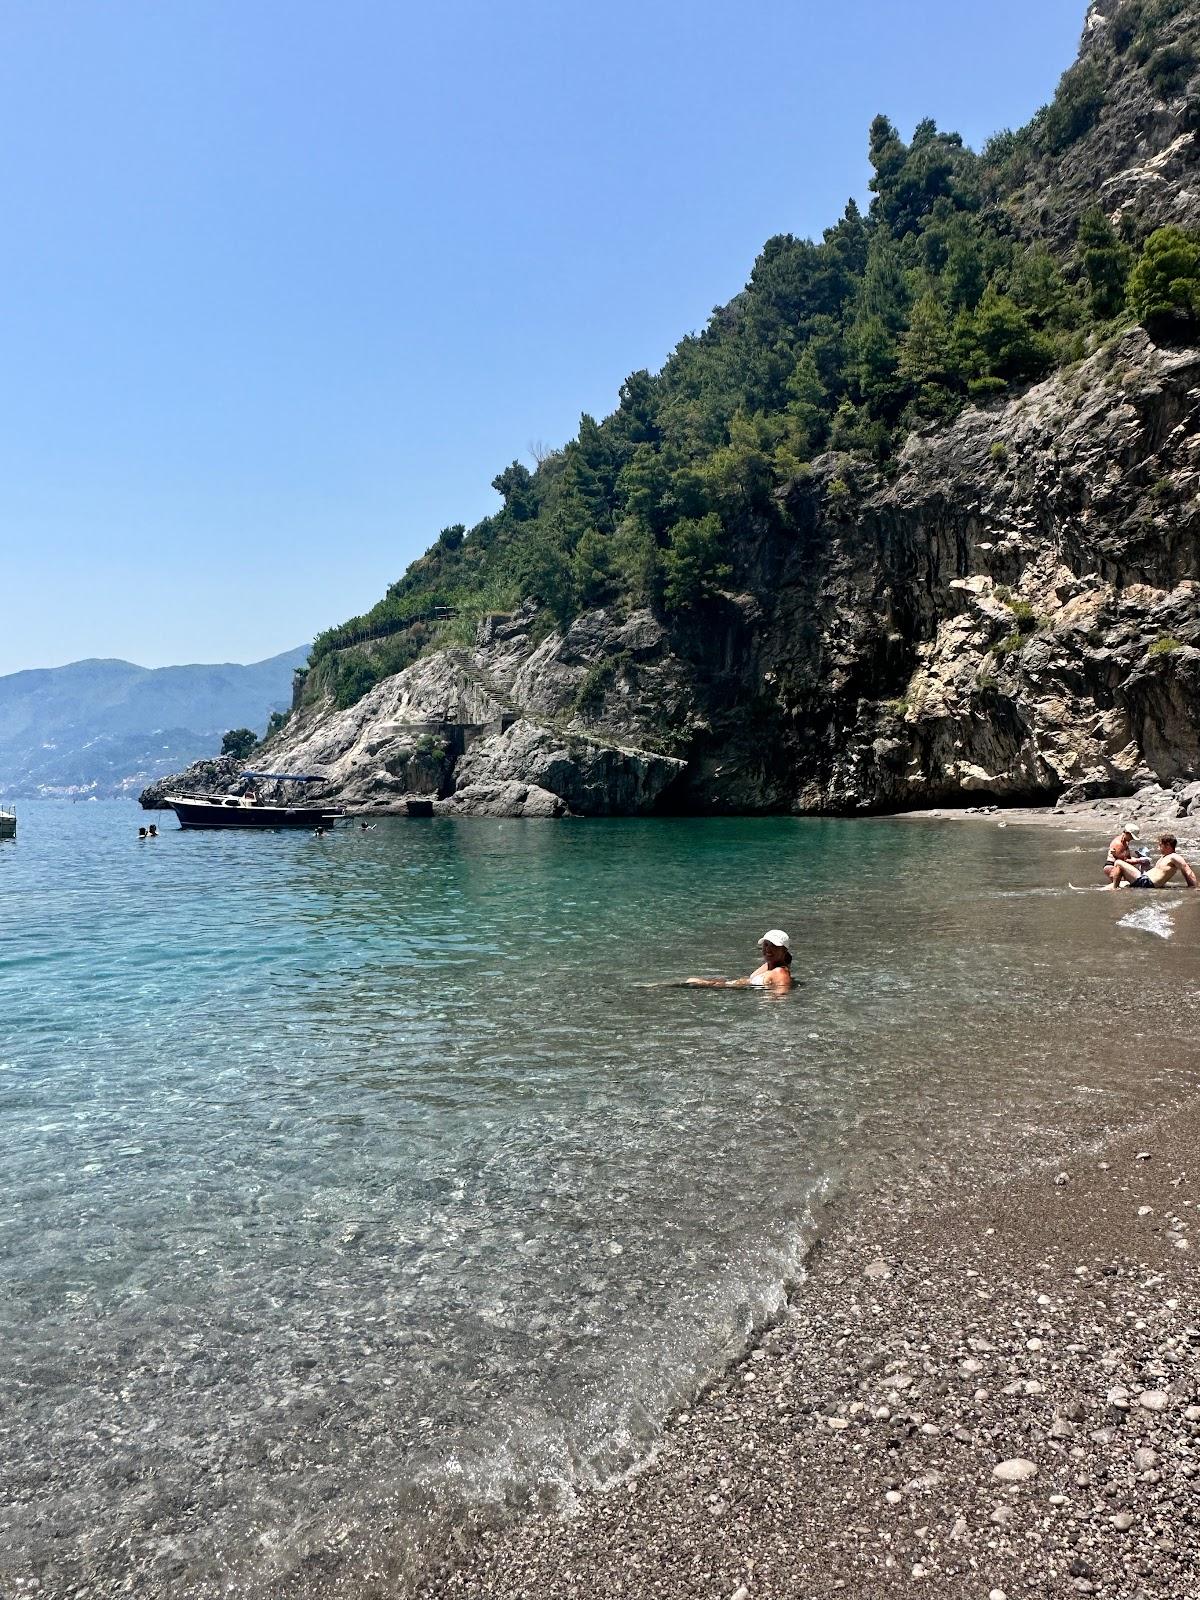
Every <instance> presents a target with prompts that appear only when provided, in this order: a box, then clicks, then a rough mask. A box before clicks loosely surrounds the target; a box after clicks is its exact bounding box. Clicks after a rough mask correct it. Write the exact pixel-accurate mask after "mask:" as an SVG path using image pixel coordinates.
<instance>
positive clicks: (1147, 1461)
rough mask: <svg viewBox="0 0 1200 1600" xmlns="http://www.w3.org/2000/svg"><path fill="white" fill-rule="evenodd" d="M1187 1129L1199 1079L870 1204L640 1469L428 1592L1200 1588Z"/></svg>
mask: <svg viewBox="0 0 1200 1600" xmlns="http://www.w3.org/2000/svg"><path fill="white" fill-rule="evenodd" d="M1198 1135H1200V1099H1194V1100H1190V1101H1187V1102H1185V1103H1184V1104H1182V1105H1181V1106H1179V1107H1178V1108H1176V1109H1175V1110H1173V1111H1170V1112H1167V1113H1165V1114H1163V1115H1162V1116H1161V1117H1159V1118H1158V1119H1156V1120H1155V1121H1154V1122H1153V1123H1152V1124H1150V1125H1148V1126H1146V1127H1143V1128H1141V1129H1138V1130H1136V1131H1132V1132H1131V1131H1129V1130H1125V1131H1122V1132H1120V1133H1118V1134H1116V1135H1114V1136H1113V1137H1111V1138H1110V1139H1109V1140H1108V1142H1107V1143H1105V1144H1103V1145H1101V1146H1099V1147H1092V1148H1084V1149H1082V1150H1075V1151H1073V1152H1070V1153H1066V1152H1064V1151H1063V1150H1062V1149H1059V1150H1058V1151H1057V1153H1056V1154H1055V1156H1054V1158H1053V1160H1051V1161H1050V1162H1049V1164H1048V1165H1046V1166H1045V1167H1041V1168H1039V1169H1038V1170H1037V1171H1036V1172H1032V1173H1025V1174H1023V1175H1020V1176H1016V1177H1011V1178H1008V1179H1005V1180H1002V1181H999V1182H996V1183H994V1184H990V1185H988V1186H987V1187H985V1188H984V1189H982V1190H980V1191H978V1192H977V1193H972V1192H971V1191H970V1187H969V1180H968V1179H967V1178H966V1177H964V1178H963V1179H962V1180H961V1181H960V1183H959V1184H958V1185H951V1186H950V1192H948V1193H946V1194H943V1195H942V1196H941V1198H940V1199H939V1200H938V1201H936V1202H935V1203H933V1204H929V1202H928V1201H926V1202H924V1203H922V1202H920V1201H918V1202H916V1203H915V1204H913V1205H911V1206H910V1205H908V1204H905V1205H903V1206H900V1207H897V1208H895V1209H892V1208H891V1207H890V1206H889V1203H888V1201H887V1200H886V1199H883V1200H876V1201H874V1202H867V1203H866V1204H865V1205H863V1206H855V1207H854V1208H853V1210H852V1211H851V1212H850V1213H848V1214H847V1215H845V1216H843V1217H841V1218H840V1219H838V1220H837V1221H836V1222H835V1224H834V1226H833V1228H832V1230H831V1232H830V1235H829V1237H828V1238H827V1239H826V1240H824V1241H823V1242H819V1243H818V1244H817V1246H816V1248H815V1250H814V1252H813V1254H812V1258H811V1264H810V1270H809V1272H808V1274H807V1275H806V1279H805V1281H804V1284H803V1287H802V1290H801V1292H800V1293H799V1294H797V1295H795V1296H793V1299H792V1302H791V1304H790V1306H789V1310H788V1312H787V1314H786V1315H785V1316H784V1318H783V1319H782V1320H781V1321H780V1322H778V1323H777V1324H776V1325H775V1326H774V1327H772V1328H771V1329H768V1330H767V1331H766V1332H765V1333H764V1335H763V1336H762V1337H761V1338H760V1339H759V1340H758V1341H757V1342H756V1343H755V1344H754V1345H753V1347H752V1348H751V1349H749V1350H748V1351H747V1353H746V1355H745V1357H744V1358H743V1359H742V1360H740V1361H738V1362H736V1363H735V1364H734V1365H733V1366H731V1367H730V1368H729V1369H728V1370H727V1371H726V1372H725V1374H724V1375H723V1376H722V1377H721V1378H719V1379H717V1380H716V1381H714V1382H713V1383H711V1384H710V1385H709V1386H708V1388H707V1389H706V1390H705V1391H704V1393H703V1394H702V1395H701V1396H700V1397H699V1398H698V1399H697V1400H696V1401H695V1402H694V1404H693V1406H692V1408H691V1410H690V1411H686V1412H682V1413H679V1414H678V1415H677V1416H676V1417H675V1418H674V1419H673V1420H672V1422H671V1424H670V1426H669V1427H668V1428H667V1430H666V1431H665V1433H664V1435H663V1437H662V1439H661V1440H660V1442H659V1445H658V1448H657V1449H656V1451H655V1453H654V1456H653V1457H652V1458H651V1459H649V1460H648V1461H647V1462H646V1463H645V1464H644V1465H643V1466H642V1467H641V1469H640V1470H638V1471H637V1472H636V1473H634V1474H632V1475H631V1476H630V1477H629V1478H628V1480H627V1481H626V1482H625V1483H624V1484H623V1485H621V1486H620V1487H619V1488H616V1489H612V1490H609V1491H607V1492H604V1493H593V1494H584V1495H581V1496H579V1498H578V1501H577V1505H576V1508H575V1515H574V1516H573V1517H572V1518H571V1519H570V1520H569V1521H564V1520H561V1519H560V1518H558V1517H557V1516H554V1515H546V1514H541V1515H538V1516H534V1517H530V1518H529V1519H527V1520H525V1521H521V1522H517V1523H515V1524H512V1525H509V1526H507V1527H504V1528H502V1529H500V1530H497V1531H493V1532H489V1533H486V1534H484V1535H483V1536H482V1537H481V1539H480V1540H479V1542H478V1543H477V1544H476V1545H475V1546H474V1548H472V1549H471V1550H469V1551H468V1552H467V1554H466V1556H465V1559H464V1561H463V1564H462V1565H461V1566H460V1567H459V1568H458V1569H457V1570H454V1571H450V1572H447V1573H444V1574H443V1575H442V1576H441V1578H440V1579H438V1580H435V1581H433V1582H432V1583H431V1584H430V1585H427V1586H426V1587H425V1590H424V1592H426V1593H429V1594H437V1595H455V1596H468V1595H469V1596H500V1595H503V1596H506V1597H509V1596H511V1597H514V1600H515V1597H518V1596H524V1595H534V1594H536V1595H537V1596H539V1597H540V1600H554V1597H556V1596H562V1597H566V1596H579V1597H582V1596H589V1597H595V1600H601V1597H607V1596H613V1597H614V1600H615V1597H616V1596H618V1595H620V1596H621V1597H622V1600H636V1597H638V1596H642V1595H646V1596H649V1595H656V1596H671V1597H674V1596H691V1595H697V1596H699V1595H705V1596H714V1597H717V1600H720V1597H725V1600H729V1597H732V1596H734V1595H737V1596H738V1600H756V1597H758V1596H763V1597H766V1596H770V1597H772V1600H778V1597H792V1596H795V1597H796V1600H799V1597H801V1596H803V1597H805V1600H808V1597H812V1596H816V1595H821V1596H824V1595H831V1594H846V1595H849V1596H854V1597H855V1600H858V1597H864V1600H865V1597H870V1596H873V1595H876V1594H884V1593H891V1592H893V1590H894V1588H895V1587H896V1586H898V1585H902V1584H903V1585H907V1584H909V1583H911V1582H912V1581H914V1580H916V1581H921V1580H929V1581H930V1582H931V1585H932V1588H933V1589H935V1590H936V1592H937V1593H938V1594H939V1595H945V1596H948V1597H957V1596H962V1597H964V1600H966V1597H968V1596H970V1597H976V1596H986V1595H988V1594H989V1592H990V1591H992V1590H996V1589H998V1590H1000V1591H1002V1592H1003V1593H1004V1594H1005V1595H1007V1596H1009V1597H1010V1600H1013V1597H1015V1596H1017V1595H1030V1594H1044V1593H1048V1592H1054V1593H1067V1594H1074V1593H1082V1594H1091V1593H1094V1594H1098V1595H1104V1596H1111V1597H1114V1600H1116V1597H1127V1596H1128V1597H1133V1596H1137V1595H1144V1596H1146V1597H1147V1600H1151V1597H1159V1596H1161V1597H1162V1600H1180V1597H1181V1596H1183V1595H1185V1594H1190V1593H1198V1592H1200V1552H1198V1550H1197V1541H1196V1539H1195V1536H1194V1529H1193V1526H1192V1524H1193V1519H1194V1518H1195V1516H1196V1512H1195V1510H1194V1509H1193V1502H1194V1501H1195V1498H1196V1494H1195V1481H1194V1479H1195V1476H1196V1474H1197V1473H1198V1472H1200V1409H1196V1408H1197V1407H1198V1406H1200V1329H1197V1327H1196V1326H1195V1323H1196V1322H1197V1321H1200V1318H1197V1315H1196V1305H1197V1300H1198V1298H1200V1297H1198V1295H1197V1290H1198V1289H1200V1284H1198V1282H1197V1279H1198V1277H1200V1273H1198V1271H1197V1262H1196V1258H1195V1253H1194V1252H1195V1249H1196V1248H1200V1247H1198V1246H1195V1245H1194V1244H1193V1242H1192V1240H1191V1237H1190V1235H1191V1232H1192V1230H1193V1228H1194V1226H1195V1223H1196V1219H1197V1188H1196V1184H1195V1182H1194V1180H1193V1179H1192V1177H1191V1176H1190V1173H1189V1164H1190V1163H1194V1152H1195V1149H1196V1144H1197V1136H1198ZM1143 1156H1146V1157H1148V1159H1142V1157H1143ZM1145 1208H1148V1209H1145ZM1142 1396H1145V1397H1146V1400H1145V1403H1143V1402H1142V1400H1141V1398H1140V1397H1142ZM1160 1396H1165V1400H1160V1398H1159V1397H1160ZM1160 1407H1161V1409H1159V1408H1160ZM1189 1407H1190V1408H1193V1412H1194V1414H1192V1415H1189V1409H1188V1408H1189ZM885 1413H886V1414H885ZM1147 1452H1148V1453H1147ZM1014 1460H1017V1461H1023V1462H1032V1463H1033V1466H1034V1467H1035V1468H1036V1474H1034V1475H1031V1476H1030V1477H1028V1478H1022V1477H1020V1476H1019V1474H1021V1473H1024V1472H1027V1471H1028V1468H1026V1467H1021V1468H1011V1469H1009V1470H1010V1471H1011V1472H1012V1473H1013V1474H1016V1475H1017V1476H1015V1477H1014V1478H1013V1479H1012V1480H1011V1481H1008V1480H1005V1479H1002V1478H1000V1477H997V1476H996V1475H995V1468H996V1467H997V1466H998V1465H1000V1464H1001V1463H1002V1462H1006V1461H1014Z"/></svg>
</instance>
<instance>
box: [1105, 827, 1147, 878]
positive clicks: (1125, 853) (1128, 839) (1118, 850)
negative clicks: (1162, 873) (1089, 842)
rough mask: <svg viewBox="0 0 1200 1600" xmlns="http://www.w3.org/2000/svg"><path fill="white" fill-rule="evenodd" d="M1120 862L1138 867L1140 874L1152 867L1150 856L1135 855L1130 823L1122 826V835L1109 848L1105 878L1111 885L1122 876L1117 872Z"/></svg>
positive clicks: (1119, 834) (1118, 835)
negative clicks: (1126, 862)
mask: <svg viewBox="0 0 1200 1600" xmlns="http://www.w3.org/2000/svg"><path fill="white" fill-rule="evenodd" d="M1118 861H1128V862H1129V864H1130V866H1134V867H1136V868H1137V869H1138V871H1139V872H1145V870H1146V868H1147V867H1148V866H1149V865H1150V857H1149V856H1143V855H1136V856H1135V855H1134V853H1133V829H1132V828H1131V827H1130V826H1129V824H1128V823H1124V824H1122V827H1121V831H1120V833H1118V834H1117V837H1116V838H1115V839H1114V840H1113V842H1112V843H1111V844H1110V845H1109V847H1108V860H1107V861H1106V862H1105V863H1104V876H1105V877H1106V878H1107V879H1108V881H1109V883H1112V884H1115V883H1116V881H1117V879H1118V878H1119V877H1120V876H1121V874H1120V873H1119V872H1118V871H1117V862H1118Z"/></svg>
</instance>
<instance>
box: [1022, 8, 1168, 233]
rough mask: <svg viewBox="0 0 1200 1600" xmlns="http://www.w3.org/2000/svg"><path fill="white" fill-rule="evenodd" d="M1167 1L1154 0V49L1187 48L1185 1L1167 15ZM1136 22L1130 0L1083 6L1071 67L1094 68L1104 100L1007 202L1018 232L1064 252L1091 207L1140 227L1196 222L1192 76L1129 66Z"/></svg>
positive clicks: (1034, 168) (1134, 46)
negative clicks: (1088, 124)
mask: <svg viewBox="0 0 1200 1600" xmlns="http://www.w3.org/2000/svg"><path fill="white" fill-rule="evenodd" d="M1141 9H1142V10H1143V11H1144V10H1145V9H1147V8H1145V7H1143V8H1141ZM1168 9H1169V8H1166V7H1159V8H1157V10H1158V12H1159V13H1160V15H1159V17H1158V20H1157V22H1156V25H1155V49H1156V51H1157V52H1159V53H1160V54H1161V53H1168V52H1170V51H1172V50H1174V49H1176V48H1179V47H1181V46H1185V45H1186V42H1187V41H1188V40H1189V38H1190V36H1191V35H1192V34H1194V31H1195V20H1196V18H1195V11H1194V8H1193V7H1192V6H1190V5H1185V6H1181V7H1180V8H1179V9H1178V10H1177V12H1176V14H1175V15H1174V16H1171V15H1167V14H1165V13H1166V12H1167V11H1168ZM1138 21H1139V8H1138V7H1137V6H1136V5H1135V4H1131V3H1130V0H1095V3H1094V4H1092V5H1091V6H1090V7H1089V8H1088V12H1087V18H1086V21H1085V23H1084V29H1083V39H1082V42H1081V45H1080V52H1079V63H1078V65H1077V67H1076V68H1075V70H1076V72H1079V71H1080V70H1082V71H1084V72H1087V73H1089V74H1091V75H1093V77H1094V80H1095V81H1096V82H1097V83H1098V84H1099V85H1100V86H1101V88H1102V91H1103V105H1102V107H1101V110H1100V113H1099V116H1098V117H1097V119H1096V122H1095V125H1094V126H1093V127H1092V128H1090V129H1089V130H1088V131H1087V132H1086V133H1085V134H1084V135H1083V137H1082V138H1080V139H1078V140H1077V141H1075V142H1074V143H1073V144H1071V145H1070V146H1069V148H1067V149H1066V150H1063V151H1061V152H1059V153H1057V154H1047V155H1045V156H1043V157H1042V158H1041V160H1040V161H1038V162H1035V163H1034V164H1033V165H1032V166H1031V168H1030V170H1029V172H1028V173H1027V174H1026V177H1025V181H1024V182H1023V184H1022V185H1021V186H1020V188H1019V189H1018V190H1017V191H1016V192H1015V193H1014V194H1012V195H1010V196H1009V197H1008V198H1007V199H1006V201H1005V209H1006V210H1007V211H1008V212H1009V213H1010V214H1011V216H1012V219H1013V222H1014V225H1015V226H1016V228H1017V229H1018V231H1019V232H1021V233H1023V234H1025V235H1026V236H1028V237H1030V238H1034V239H1038V240H1040V241H1042V242H1047V243H1050V244H1051V245H1052V246H1053V245H1057V246H1058V247H1059V248H1060V249H1061V250H1063V251H1066V250H1068V249H1069V248H1070V247H1071V246H1072V245H1073V244H1074V240H1075V229H1076V225H1077V222H1078V219H1079V216H1080V214H1081V213H1082V212H1083V211H1085V210H1087V209H1088V208H1089V207H1090V206H1095V205H1099V206H1100V207H1101V209H1102V210H1103V211H1105V212H1107V213H1108V214H1109V215H1110V216H1112V217H1113V219H1114V220H1116V219H1117V218H1118V217H1119V216H1120V215H1122V214H1123V213H1127V214H1128V215H1129V216H1130V217H1131V218H1132V219H1133V220H1134V221H1135V222H1136V223H1137V224H1138V231H1139V233H1142V234H1144V233H1147V232H1149V231H1150V230H1151V229H1152V228H1159V227H1162V226H1163V225H1164V224H1166V223H1174V224H1176V225H1177V226H1178V227H1181V228H1194V227H1196V226H1197V224H1198V223H1200V186H1198V185H1197V183H1196V141H1195V135H1196V132H1197V129H1198V128H1200V81H1198V80H1197V79H1195V78H1192V79H1190V80H1188V79H1184V80H1183V81H1174V80H1172V79H1170V78H1166V77H1164V76H1163V75H1162V74H1156V75H1153V76H1151V75H1149V74H1147V73H1145V72H1142V71H1136V70H1132V68H1133V66H1134V60H1133V57H1135V56H1136V54H1137V42H1136V38H1135V34H1136V30H1137V27H1138ZM1187 53H1188V54H1190V53H1191V52H1190V51H1188V52H1187Z"/></svg>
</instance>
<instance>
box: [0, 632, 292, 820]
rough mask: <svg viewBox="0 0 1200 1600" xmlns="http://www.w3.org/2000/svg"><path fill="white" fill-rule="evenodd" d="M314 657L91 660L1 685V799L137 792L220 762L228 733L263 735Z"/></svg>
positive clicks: (19, 675) (1, 680)
mask: <svg viewBox="0 0 1200 1600" xmlns="http://www.w3.org/2000/svg"><path fill="white" fill-rule="evenodd" d="M307 656H308V646H307V645H302V646H300V647H299V648H298V649H295V650H288V651H285V652H284V654H283V655H278V656H272V657H271V658H270V660H268V661H256V662H253V663H251V665H249V666H238V665H237V664H235V663H232V662H229V663H220V664H217V665H211V666H209V665H193V666H184V667H154V668H151V667H138V666H135V665H134V664H133V663H132V662H131V661H99V660H91V661H73V662H71V663H70V664H69V665H68V666H65V667H46V668H37V669H35V670H33V671H29V672H13V673H10V674H8V676H6V677H0V795H6V796H9V797H12V796H19V795H34V794H80V793H86V794H98V795H113V794H124V793H130V792H132V793H135V794H136V793H137V791H138V790H139V789H141V788H142V787H144V785H145V784H146V783H148V782H149V781H150V780H151V779H153V778H156V777H160V776H161V775H162V774H164V773H167V772H172V771H175V770H176V769H178V768H179V767H180V766H181V765H186V764H187V763H188V762H189V761H194V760H196V759H197V758H198V757H200V756H205V755H212V754H214V753H215V752H216V751H217V750H219V749H220V745H221V735H222V734H223V733H224V732H225V730H226V729H227V728H242V727H246V728H253V729H254V730H255V731H256V732H258V733H261V732H262V731H263V730H264V729H265V727H266V723H267V718H268V716H269V715H270V714H271V712H272V711H282V710H286V709H287V707H288V706H289V705H290V704H291V698H292V671H293V669H294V668H295V667H299V666H302V665H303V664H304V662H305V660H306V658H307Z"/></svg>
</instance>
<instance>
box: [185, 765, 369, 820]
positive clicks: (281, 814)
mask: <svg viewBox="0 0 1200 1600" xmlns="http://www.w3.org/2000/svg"><path fill="white" fill-rule="evenodd" d="M242 777H243V778H244V779H246V780H247V783H248V785H249V787H248V789H247V790H246V791H245V792H244V793H242V794H226V795H207V796H205V795H170V794H169V795H165V796H164V797H163V798H164V800H165V801H166V804H167V805H168V806H170V808H171V810H172V811H173V812H174V813H175V815H176V816H177V817H178V818H179V826H180V827H181V828H329V827H332V826H333V824H334V823H335V822H337V821H338V820H339V819H340V818H341V817H344V816H345V814H346V813H345V810H344V808H343V807H341V806H335V805H329V804H328V803H326V804H323V805H311V806H306V805H274V804H272V803H271V802H269V801H266V800H263V799H262V798H261V796H260V795H259V793H258V790H257V788H256V787H255V786H256V785H257V784H258V783H260V782H264V783H322V782H324V779H323V778H321V777H320V776H319V775H317V774H307V775H304V776H300V775H297V774H295V773H290V772H243V773H242Z"/></svg>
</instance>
